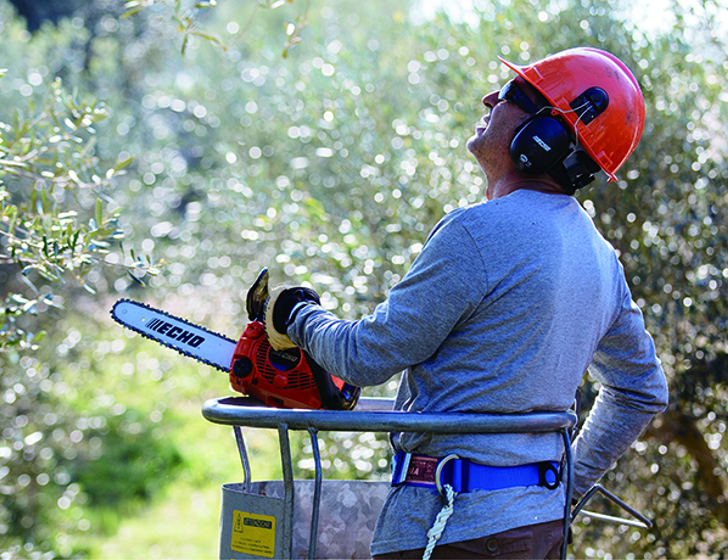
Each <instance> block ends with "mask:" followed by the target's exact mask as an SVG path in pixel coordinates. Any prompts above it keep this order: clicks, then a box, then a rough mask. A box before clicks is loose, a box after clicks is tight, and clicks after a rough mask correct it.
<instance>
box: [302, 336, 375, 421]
mask: <svg viewBox="0 0 728 560" xmlns="http://www.w3.org/2000/svg"><path fill="white" fill-rule="evenodd" d="M303 356H304V358H305V360H306V363H307V364H308V367H309V369H310V370H311V375H312V376H313V380H314V382H315V383H316V388H317V389H318V392H319V396H320V397H321V404H322V405H323V407H324V408H325V409H326V410H353V409H354V407H355V406H356V403H357V401H358V400H359V395H361V387H355V386H354V385H350V384H349V383H346V382H343V385H342V386H341V388H339V387H337V386H336V384H335V383H334V379H333V377H332V376H331V374H330V373H329V372H328V371H326V370H325V369H324V368H322V367H321V366H320V365H319V364H318V363H317V362H316V361H315V360H314V359H313V358H312V357H311V355H310V354H309V353H308V352H306V351H305V350H303ZM339 381H341V380H339Z"/></svg>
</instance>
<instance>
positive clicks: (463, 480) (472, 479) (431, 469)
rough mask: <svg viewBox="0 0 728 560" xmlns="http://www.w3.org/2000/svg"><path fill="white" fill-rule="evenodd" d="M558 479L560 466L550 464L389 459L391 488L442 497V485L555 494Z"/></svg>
mask: <svg viewBox="0 0 728 560" xmlns="http://www.w3.org/2000/svg"><path fill="white" fill-rule="evenodd" d="M560 478H561V476H560V474H559V464H558V463H555V462H551V461H543V462H540V463H531V464H528V465H518V466H515V467H491V466H488V465H479V464H478V463H473V462H471V461H470V460H469V459H460V458H459V457H458V456H457V455H448V456H447V457H445V458H443V459H437V458H435V457H428V456H427V455H412V454H411V453H404V452H403V451H399V452H398V453H397V454H396V455H395V456H394V458H393V459H392V486H399V485H400V484H407V485H411V486H422V487H425V488H436V489H437V490H438V492H441V493H442V488H443V486H444V485H445V484H449V485H450V486H451V487H452V488H453V490H454V491H455V492H457V493H461V492H470V491H472V490H500V489H502V488H516V487H519V486H543V487H545V488H548V489H550V490H554V489H556V488H558V487H559V481H560Z"/></svg>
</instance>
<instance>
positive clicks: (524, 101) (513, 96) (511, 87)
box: [498, 80, 540, 115]
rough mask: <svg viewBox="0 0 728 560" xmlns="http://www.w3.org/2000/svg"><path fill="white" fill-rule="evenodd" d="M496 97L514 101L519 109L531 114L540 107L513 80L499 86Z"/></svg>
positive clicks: (536, 111) (501, 99)
mask: <svg viewBox="0 0 728 560" xmlns="http://www.w3.org/2000/svg"><path fill="white" fill-rule="evenodd" d="M498 99H499V100H500V101H510V102H511V103H515V104H516V105H517V106H518V108H519V109H521V110H522V111H525V112H526V113H529V114H531V115H533V114H535V113H538V112H539V110H540V107H538V106H537V105H536V104H535V103H534V102H533V101H531V99H530V98H529V97H528V96H527V95H526V94H525V93H524V91H523V90H522V89H521V88H520V87H519V86H518V85H517V84H516V82H515V81H513V80H511V81H510V82H508V83H507V84H506V85H504V86H503V87H502V88H501V90H500V92H499V93H498Z"/></svg>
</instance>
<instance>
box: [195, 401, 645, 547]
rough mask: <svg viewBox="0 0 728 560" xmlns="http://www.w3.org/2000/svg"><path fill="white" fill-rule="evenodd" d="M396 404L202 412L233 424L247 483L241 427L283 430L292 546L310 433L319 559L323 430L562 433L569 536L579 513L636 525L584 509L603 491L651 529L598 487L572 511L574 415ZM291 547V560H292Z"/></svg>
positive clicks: (222, 404)
mask: <svg viewBox="0 0 728 560" xmlns="http://www.w3.org/2000/svg"><path fill="white" fill-rule="evenodd" d="M392 406H393V401H392V400H388V399H366V398H363V399H360V400H359V403H358V404H357V408H356V409H355V410H351V411H332V410H290V409H276V408H270V407H267V406H265V405H263V404H262V403H260V402H259V401H257V400H255V399H252V398H249V397H228V398H221V399H214V400H210V401H207V402H206V403H205V404H204V405H203V408H202V414H203V416H204V417H205V418H206V419H207V420H209V421H210V422H214V423H216V424H223V425H229V426H233V428H234V431H235V437H236V441H237V444H238V450H239V452H240V459H241V462H242V465H243V475H244V481H245V483H248V482H250V480H251V476H250V463H249V460H248V457H247V452H246V450H245V444H244V439H243V436H242V432H241V430H240V427H250V428H268V429H275V430H277V431H278V439H279V446H280V454H281V465H282V471H283V485H284V503H285V512H286V513H285V515H287V516H288V518H287V519H286V520H284V523H283V527H287V528H288V531H289V534H285V533H284V535H283V538H284V540H285V539H287V541H286V542H290V539H291V535H290V527H291V519H292V516H293V500H294V487H293V484H294V479H293V466H292V462H291V449H290V441H289V430H305V431H307V432H308V433H309V434H310V437H311V443H312V449H313V455H314V465H315V479H314V498H313V506H312V512H311V530H310V537H309V539H310V541H309V548H308V556H309V558H314V557H315V548H316V536H317V531H318V518H319V506H320V500H321V485H322V479H323V477H322V468H321V459H320V456H319V447H318V438H317V434H318V432H319V431H343V432H426V433H440V434H466V433H468V434H486V433H490V434H494V433H542V432H554V433H556V432H558V433H560V434H561V437H562V439H563V444H564V450H565V461H564V472H563V475H562V478H563V482H564V484H565V489H566V506H565V511H564V535H565V536H566V535H567V534H568V531H569V527H570V525H571V522H572V520H573V519H574V518H575V517H576V515H578V514H579V513H583V514H585V515H590V516H592V517H594V518H596V519H604V520H609V521H616V522H621V523H626V524H635V522H629V521H628V520H621V519H617V518H610V517H609V516H603V515H601V514H593V513H591V512H585V511H583V509H582V508H583V505H584V504H585V503H586V501H587V500H588V499H589V498H591V497H592V496H593V495H594V494H595V493H597V492H601V493H603V494H604V495H606V496H607V497H608V498H609V499H611V500H612V501H614V502H615V503H617V504H618V505H620V506H621V507H623V508H625V509H626V510H627V511H628V512H629V513H631V514H632V515H634V516H635V517H637V518H638V519H639V520H640V523H641V524H637V525H638V526H649V523H650V522H649V521H648V520H647V519H645V518H644V517H643V516H641V515H640V514H639V513H638V512H635V511H634V510H632V509H631V508H629V506H627V505H626V504H624V502H621V500H619V499H618V498H616V497H614V496H613V495H612V494H610V493H609V492H607V491H606V490H604V489H603V488H601V487H600V486H595V487H594V488H593V489H592V490H591V491H590V492H589V493H588V495H587V496H585V498H584V499H582V500H581V501H580V502H579V505H577V507H576V508H575V509H574V512H573V513H572V510H571V502H572V482H573V465H572V458H571V429H572V428H573V426H574V425H575V424H576V422H577V416H576V414H575V413H574V412H572V411H567V412H560V413H558V412H557V413H554V412H549V413H528V414H518V415H505V414H480V413H407V412H399V411H393V410H392ZM567 540H568V539H567V538H564V544H563V548H562V558H566V551H567V546H568V543H567ZM290 555H291V552H290V547H289V550H288V556H289V557H290Z"/></svg>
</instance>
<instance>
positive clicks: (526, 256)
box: [288, 190, 667, 554]
mask: <svg viewBox="0 0 728 560" xmlns="http://www.w3.org/2000/svg"><path fill="white" fill-rule="evenodd" d="M288 334H289V336H290V337H291V339H292V340H293V341H294V342H295V343H296V344H298V345H299V346H301V347H302V348H304V349H306V350H307V351H308V352H310V353H311V355H312V356H313V358H314V359H315V360H316V361H317V362H318V363H319V364H321V365H322V366H323V367H324V368H326V369H327V370H328V371H330V372H332V373H333V374H335V375H337V376H338V377H340V378H342V379H344V380H346V381H348V382H349V383H352V384H354V385H359V386H371V385H377V384H380V383H383V382H385V381H387V380H388V379H390V378H391V377H392V376H394V375H396V374H397V373H399V372H401V371H404V374H403V377H402V381H401V383H400V389H399V392H398V396H397V399H396V404H395V406H396V408H397V409H398V410H406V411H412V412H438V413H442V412H448V411H457V412H470V411H473V412H475V411H478V412H488V413H524V412H529V411H565V410H567V409H568V408H569V407H570V406H571V405H572V403H573V400H574V394H575V392H576V389H577V387H578V385H579V382H580V380H581V378H582V377H583V375H584V373H585V372H586V370H587V368H589V370H590V372H591V373H592V375H593V376H594V377H595V378H596V379H597V380H598V381H599V382H600V383H601V385H602V388H601V391H600V395H599V398H598V400H597V403H596V405H595V407H594V408H593V410H592V412H591V415H590V417H589V418H588V420H587V422H586V423H585V426H584V427H583V429H582V432H581V434H580V436H579V438H578V439H577V441H576V442H575V444H574V452H575V454H574V460H575V491H576V493H577V495H578V494H581V493H583V492H585V491H586V490H587V489H588V488H589V487H590V486H591V485H592V484H593V483H594V482H595V481H596V480H597V479H598V478H599V477H600V476H601V475H602V474H603V473H604V472H605V471H606V470H607V469H608V468H609V467H610V466H611V465H612V464H613V462H614V461H616V460H617V459H618V458H619V457H620V456H621V455H622V454H623V453H624V451H625V450H626V449H627V448H629V446H630V445H631V444H632V443H633V441H634V440H635V439H636V438H637V437H638V436H639V434H640V433H641V432H642V430H644V428H645V427H646V425H647V423H648V422H649V421H650V419H651V418H652V416H653V415H654V414H656V413H657V412H659V411H661V410H662V409H663V408H664V407H665V404H666V401H667V387H666V383H665V377H664V374H663V372H662V369H661V367H660V364H659V361H658V360H657V358H656V356H655V349H654V344H653V342H652V339H651V337H650V335H649V334H648V333H647V332H646V331H645V326H644V321H643V318H642V314H641V313H640V311H639V309H638V307H637V306H636V305H635V304H634V303H633V301H632V298H631V295H630V292H629V288H628V287H627V284H626V281H625V278H624V272H623V270H622V267H621V265H620V263H619V261H618V258H617V255H616V254H615V252H614V249H613V248H612V247H611V245H610V244H609V243H607V242H606V241H605V240H604V238H603V237H602V236H601V235H600V234H599V232H598V231H597V230H596V228H595V227H594V224H593V222H592V221H591V219H590V217H589V216H588V214H587V213H586V212H585V211H584V210H583V209H582V208H581V206H580V205H579V203H578V202H577V201H576V200H575V199H574V198H572V197H569V196H565V195H554V194H545V193H539V192H535V191H530V190H519V191H516V192H514V193H512V194H510V195H508V196H506V197H503V198H499V199H496V200H493V201H490V202H487V203H483V204H477V205H473V206H469V207H467V208H461V209H458V210H455V211H453V212H451V213H450V214H448V215H447V216H445V218H443V219H442V220H441V222H440V223H439V224H438V225H437V226H436V227H435V229H434V230H433V231H432V233H431V234H430V236H429V237H428V239H427V242H426V243H425V245H424V247H423V250H422V253H421V254H420V255H419V256H418V258H417V259H416V260H415V262H414V264H413V265H412V267H411V269H410V270H409V272H408V273H407V274H406V275H405V277H404V278H403V279H402V281H401V282H399V283H398V284H397V285H396V286H395V287H394V288H392V290H391V292H390V294H389V297H388V299H387V300H386V301H385V302H383V303H382V304H380V305H379V306H378V307H377V308H376V309H375V311H374V313H373V314H372V315H371V316H369V317H366V318H364V319H362V320H361V321H342V320H339V319H337V318H336V317H334V316H333V315H332V314H330V313H328V312H326V311H324V310H323V309H321V308H320V307H317V306H308V307H306V308H304V309H303V310H302V311H301V312H300V313H299V314H298V316H297V318H296V320H295V322H294V323H293V324H292V325H291V327H290V328H289V329H288ZM392 442H393V445H394V447H395V449H398V450H399V449H401V450H404V451H408V452H412V453H420V454H425V455H430V456H434V457H444V456H446V455H448V454H451V453H457V454H458V455H459V456H460V457H467V458H469V459H471V460H472V461H475V462H477V463H481V464H486V465H495V466H509V465H520V464H527V463H533V462H537V461H546V460H550V461H558V460H560V458H561V456H562V453H563V449H562V442H561V438H560V436H559V435H558V434H479V435H435V434H410V433H402V434H394V436H393V437H392ZM441 506H442V499H441V498H440V496H439V495H438V494H437V493H436V492H435V491H434V490H429V489H423V488H416V487H411V486H404V487H398V488H394V489H392V491H391V492H390V494H389V496H388V498H387V501H386V503H385V505H384V508H383V510H382V514H381V516H380V518H379V522H378V524H377V529H376V531H375V535H374V540H373V542H372V547H371V551H372V553H373V554H380V553H385V552H391V551H395V550H406V549H412V548H423V547H424V546H426V544H427V537H426V533H427V530H428V529H429V528H430V527H431V526H432V523H433V521H434V519H435V516H436V515H437V512H438V511H439V510H440V507H441ZM563 511H564V493H563V490H556V491H553V490H548V489H545V488H542V487H522V488H510V489H505V490H498V491H493V492H485V491H473V492H470V493H467V494H460V495H459V496H457V498H456V501H455V508H454V513H453V515H452V517H451V518H450V520H449V521H448V525H447V527H446V529H445V532H444V533H443V535H442V537H441V539H440V543H442V544H445V543H448V542H455V541H460V540H466V539H472V538H477V537H481V536H485V535H489V534H494V533H497V532H500V531H504V530H508V529H511V528H515V527H520V526H524V525H529V524H533V523H541V522H545V521H551V520H555V519H559V518H560V517H562V516H563Z"/></svg>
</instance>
